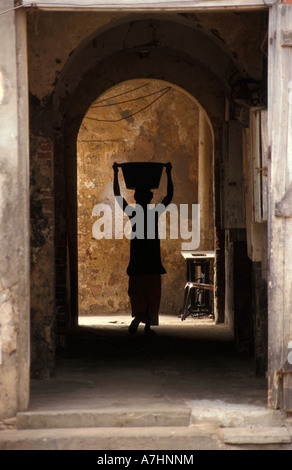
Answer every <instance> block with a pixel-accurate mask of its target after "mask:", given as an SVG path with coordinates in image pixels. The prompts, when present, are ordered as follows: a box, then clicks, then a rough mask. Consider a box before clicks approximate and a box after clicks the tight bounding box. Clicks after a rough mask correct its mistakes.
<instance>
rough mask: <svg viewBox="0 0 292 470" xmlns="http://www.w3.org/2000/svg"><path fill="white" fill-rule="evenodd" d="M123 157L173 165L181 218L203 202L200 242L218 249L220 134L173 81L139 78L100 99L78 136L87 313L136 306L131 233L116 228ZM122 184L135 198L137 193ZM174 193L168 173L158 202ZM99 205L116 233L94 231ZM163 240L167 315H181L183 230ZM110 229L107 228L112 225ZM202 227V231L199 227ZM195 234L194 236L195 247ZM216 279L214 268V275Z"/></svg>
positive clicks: (82, 308) (82, 292) (81, 273)
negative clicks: (130, 275) (216, 151)
mask: <svg viewBox="0 0 292 470" xmlns="http://www.w3.org/2000/svg"><path fill="white" fill-rule="evenodd" d="M115 161H117V162H118V163H124V162H127V161H156V162H162V163H166V162H171V164H172V168H173V170H172V175H173V176H172V178H173V184H174V198H173V201H172V203H173V204H175V205H176V208H177V215H178V216H179V215H180V208H181V207H182V205H185V206H186V205H188V216H189V221H190V225H191V218H192V204H200V208H201V214H200V226H201V231H200V240H199V243H198V244H197V246H196V247H197V248H200V249H201V250H214V205H213V198H214V194H213V178H214V169H213V133H212V130H211V128H210V123H209V120H208V118H207V116H206V114H205V112H204V110H203V109H202V108H201V106H200V105H199V103H198V102H197V101H196V100H195V99H194V98H193V97H192V96H191V95H189V94H188V93H187V92H186V91H184V90H183V89H181V88H179V87H177V86H176V85H173V84H171V83H168V82H165V81H161V80H153V79H148V80H145V79H135V80H129V81H126V82H122V83H120V84H119V85H116V86H114V87H113V88H110V90H108V91H106V92H105V93H104V94H103V95H102V96H100V97H98V98H97V100H95V101H94V102H93V103H92V105H91V106H90V108H89V109H88V111H87V113H86V115H85V117H84V120H83V122H82V124H81V127H80V130H79V133H78V139H77V198H78V203H77V207H78V210H77V211H78V215H77V217H78V284H79V285H78V298H79V308H78V312H79V315H98V314H117V313H122V312H128V311H129V300H128V295H127V287H128V286H127V276H126V275H125V273H126V268H127V264H128V257H129V246H128V245H129V241H128V239H127V237H125V236H124V237H122V238H123V239H120V236H118V237H117V236H116V235H117V234H115V233H114V230H113V229H114V227H113V226H112V224H113V216H114V215H115V203H114V197H113V172H112V165H113V163H114V162H115ZM120 178H121V186H122V190H123V194H124V197H125V198H126V200H127V202H128V203H133V202H134V199H133V191H131V190H127V189H126V188H125V185H124V182H123V178H122V176H121V177H120ZM165 194H166V176H163V177H162V181H161V184H160V188H159V189H158V190H156V191H155V192H154V199H153V201H152V202H153V203H155V204H156V203H158V202H160V201H161V200H162V199H163V197H164V196H165ZM95 204H107V205H108V207H109V210H110V220H109V221H108V223H109V228H110V234H107V235H105V236H104V238H102V239H99V240H96V239H95V237H94V236H93V230H92V227H93V224H94V221H95V217H94V216H93V209H94V206H95ZM176 222H177V235H176V234H174V236H170V230H169V225H170V223H171V221H170V220H168V228H167V231H166V232H167V233H166V237H163V239H162V240H161V248H162V257H163V264H164V266H165V268H166V271H167V274H166V275H165V276H163V295H162V302H161V309H160V310H161V312H162V313H165V314H171V315H176V316H178V314H179V312H180V309H181V306H182V301H183V292H184V285H185V283H186V266H185V261H184V259H183V257H182V255H181V250H182V243H183V242H184V239H183V238H182V233H181V232H180V228H179V227H178V225H179V220H177V221H173V220H172V223H173V224H176ZM104 230H105V228H104ZM192 230H193V231H194V228H193V227H192ZM194 235H195V234H194V233H193V232H192V234H190V235H189V239H188V244H189V246H191V244H192V242H195V240H192V237H194ZM212 280H213V272H212Z"/></svg>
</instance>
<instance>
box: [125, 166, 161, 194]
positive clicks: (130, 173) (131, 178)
mask: <svg viewBox="0 0 292 470" xmlns="http://www.w3.org/2000/svg"><path fill="white" fill-rule="evenodd" d="M119 166H120V167H121V168H122V171H123V175H124V180H125V183H126V187H127V188H128V189H137V188H141V187H147V188H150V189H157V188H158V187H159V183H160V179H161V174H162V169H163V167H164V166H165V164H164V163H158V162H129V163H121V164H120V165H119Z"/></svg>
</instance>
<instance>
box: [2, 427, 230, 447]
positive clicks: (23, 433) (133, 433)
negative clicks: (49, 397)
mask: <svg viewBox="0 0 292 470" xmlns="http://www.w3.org/2000/svg"><path fill="white" fill-rule="evenodd" d="M221 448H222V440H221V439H220V437H219V436H218V433H217V429H216V428H214V427H213V426H211V425H207V426H191V427H190V426H188V427H184V426H175V427H168V426H162V427H160V426H154V427H135V428H133V427H120V428H118V427H109V428H105V427H101V428H93V427H91V428H68V429H25V430H14V431H13V430H11V431H1V432H0V450H95V451H96V450H105V451H107V452H109V451H111V450H119V451H122V450H131V451H133V450H147V451H151V450H170V451H175V450H180V451H181V450H198V449H200V450H220V449H221Z"/></svg>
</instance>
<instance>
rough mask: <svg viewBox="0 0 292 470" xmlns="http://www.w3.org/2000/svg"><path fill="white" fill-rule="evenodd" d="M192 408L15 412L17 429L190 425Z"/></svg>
mask: <svg viewBox="0 0 292 470" xmlns="http://www.w3.org/2000/svg"><path fill="white" fill-rule="evenodd" d="M190 419H191V409H190V408H187V407H167V408H166V409H163V408H162V409H161V408H158V409H157V408H156V409H149V408H148V409H145V408H143V409H139V408H138V409H137V408H134V409H132V410H131V409H129V408H127V409H120V408H113V409H103V410H98V409H72V410H41V411H26V412H21V413H18V414H17V417H16V426H17V429H50V428H55V429H58V428H98V427H107V428H108V427H119V428H120V427H153V426H189V425H190Z"/></svg>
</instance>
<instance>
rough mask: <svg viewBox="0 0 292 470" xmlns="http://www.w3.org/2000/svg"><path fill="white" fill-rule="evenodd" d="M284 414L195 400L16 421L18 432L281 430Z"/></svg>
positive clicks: (24, 415) (40, 414)
mask: <svg viewBox="0 0 292 470" xmlns="http://www.w3.org/2000/svg"><path fill="white" fill-rule="evenodd" d="M285 416H286V415H285V413H283V412H281V411H280V410H271V409H268V408H266V407H264V406H254V405H245V404H230V403H226V402H223V401H221V400H193V401H189V402H187V403H186V405H178V406H174V405H171V406H170V405H169V406H165V407H164V408H163V407H152V408H150V407H149V406H147V407H143V408H139V407H133V408H129V407H127V408H121V407H109V408H103V409H96V408H95V409H76V408H74V409H68V410H64V409H60V410H56V409H53V410H36V411H33V410H29V411H25V412H20V413H18V414H17V417H16V426H17V428H18V429H50V428H56V429H58V428H91V427H149V426H150V427H153V426H170V427H171V426H189V425H197V424H200V423H210V424H214V425H216V426H220V427H244V426H252V425H257V426H278V427H280V426H282V425H283V423H284V421H285Z"/></svg>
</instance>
